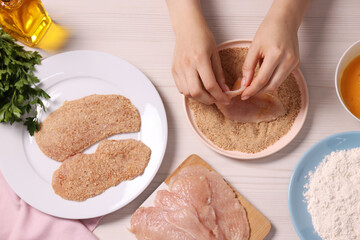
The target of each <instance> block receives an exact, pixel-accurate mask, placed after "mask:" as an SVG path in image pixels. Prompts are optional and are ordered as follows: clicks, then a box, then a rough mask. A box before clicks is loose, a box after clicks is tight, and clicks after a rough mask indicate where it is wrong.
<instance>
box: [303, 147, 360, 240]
mask: <svg viewBox="0 0 360 240" xmlns="http://www.w3.org/2000/svg"><path fill="white" fill-rule="evenodd" d="M308 177H309V183H308V184H306V185H305V186H304V187H305V189H306V190H305V192H304V197H305V199H306V201H307V203H308V212H309V213H310V215H311V217H312V223H313V225H314V228H315V231H316V232H317V233H318V234H319V236H320V237H321V238H322V239H323V240H330V239H331V240H335V239H336V240H342V239H344V240H352V239H354V240H359V239H360V148H354V149H350V150H343V151H338V152H332V153H331V154H330V155H327V156H326V157H325V158H324V159H323V161H322V162H321V163H320V164H319V166H318V167H317V168H316V170H315V172H309V176H308Z"/></svg>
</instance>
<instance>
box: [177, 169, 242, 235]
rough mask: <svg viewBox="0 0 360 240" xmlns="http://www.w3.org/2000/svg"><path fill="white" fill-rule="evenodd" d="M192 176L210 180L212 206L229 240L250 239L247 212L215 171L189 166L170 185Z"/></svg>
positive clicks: (221, 228)
mask: <svg viewBox="0 0 360 240" xmlns="http://www.w3.org/2000/svg"><path fill="white" fill-rule="evenodd" d="M192 176H204V177H205V178H207V180H208V181H209V186H210V189H211V192H212V194H211V195H212V198H211V203H210V206H212V207H213V209H214V210H215V214H216V217H217V224H218V225H219V227H220V230H221V231H222V232H223V233H224V235H225V239H228V240H243V239H244V240H245V239H249V223H248V220H247V218H246V212H245V209H244V208H243V206H241V205H240V203H239V200H238V199H237V198H236V196H235V193H234V191H233V190H232V189H231V188H230V187H229V186H228V184H227V183H226V182H225V181H224V179H223V178H222V177H221V176H220V175H218V174H217V173H215V172H210V171H209V170H208V169H207V168H205V167H202V166H189V167H186V168H183V169H182V170H181V171H180V172H179V173H178V174H177V175H176V176H175V177H173V178H172V181H171V182H170V186H172V185H173V184H175V183H176V181H178V180H179V179H181V178H189V177H192Z"/></svg>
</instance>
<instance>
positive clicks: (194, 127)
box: [183, 39, 309, 160]
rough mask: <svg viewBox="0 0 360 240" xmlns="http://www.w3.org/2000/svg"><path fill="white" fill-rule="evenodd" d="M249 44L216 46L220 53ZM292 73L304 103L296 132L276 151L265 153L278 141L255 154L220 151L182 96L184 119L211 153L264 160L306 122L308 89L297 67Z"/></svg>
mask: <svg viewBox="0 0 360 240" xmlns="http://www.w3.org/2000/svg"><path fill="white" fill-rule="evenodd" d="M251 42H252V40H249V39H235V40H230V41H225V42H223V43H220V44H219V45H218V46H217V49H218V50H219V51H220V50H223V49H226V48H229V47H231V46H232V47H236V46H233V45H241V46H243V47H249V46H250V44H251ZM292 73H293V74H294V76H295V79H296V82H297V84H298V85H302V86H299V88H300V89H301V88H302V89H303V91H304V92H301V93H302V94H301V100H304V101H302V103H301V108H300V112H299V114H298V116H297V117H296V119H295V121H296V120H298V119H299V121H300V122H299V124H298V125H297V126H298V129H297V131H296V132H295V133H294V134H293V135H292V137H291V138H290V139H288V140H287V141H286V142H285V143H284V144H283V145H282V146H280V147H279V148H277V149H275V150H273V151H269V152H267V151H266V150H267V149H268V148H269V147H272V146H274V144H276V143H277V142H278V141H279V140H278V141H276V142H275V143H274V144H272V145H270V146H268V147H267V148H265V149H263V150H262V151H260V152H257V153H244V152H240V151H231V150H225V149H221V148H220V147H217V146H216V145H215V144H213V143H211V141H210V140H209V139H208V138H206V136H205V135H204V134H203V133H202V132H201V131H200V129H199V128H198V127H197V125H196V123H195V120H194V119H193V115H192V112H191V110H190V107H189V104H188V101H189V99H188V98H187V97H185V96H183V106H184V110H185V115H186V118H187V120H188V123H189V124H190V126H191V129H192V130H193V131H194V132H195V135H197V136H198V137H199V138H200V140H201V141H202V142H203V143H204V144H205V145H206V146H207V147H209V148H210V149H212V150H213V151H215V152H217V153H219V154H221V155H223V156H226V157H230V158H234V159H239V160H254V159H259V158H264V157H267V156H270V155H272V154H275V153H276V152H279V151H280V150H282V149H283V148H284V147H286V146H287V145H288V144H289V143H290V142H291V141H292V140H294V138H295V137H296V136H297V135H298V133H299V132H300V131H301V129H302V127H303V126H304V123H305V121H306V118H307V114H308V110H309V89H308V87H307V83H306V80H305V77H304V75H303V73H302V72H301V70H300V68H299V67H297V68H295V69H294V70H293V71H292ZM300 115H301V116H302V118H301V119H300V118H299V117H300ZM295 121H294V122H295ZM293 127H294V124H293V125H292V126H291V128H290V129H289V131H288V132H287V133H286V134H285V135H283V136H282V137H281V138H283V137H285V136H287V135H288V134H289V133H290V132H291V131H292V130H293ZM281 138H280V139H281ZM264 151H265V153H264Z"/></svg>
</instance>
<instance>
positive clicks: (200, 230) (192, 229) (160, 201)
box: [154, 190, 216, 240]
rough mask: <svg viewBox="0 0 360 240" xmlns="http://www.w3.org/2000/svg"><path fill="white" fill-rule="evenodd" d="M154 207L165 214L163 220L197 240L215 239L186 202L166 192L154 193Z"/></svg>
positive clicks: (193, 208)
mask: <svg viewBox="0 0 360 240" xmlns="http://www.w3.org/2000/svg"><path fill="white" fill-rule="evenodd" d="M154 204H155V207H157V208H159V209H162V210H163V211H164V212H165V219H166V221H167V222H169V223H172V224H173V225H174V226H176V227H177V228H178V229H181V230H183V231H184V232H186V233H188V234H189V235H191V236H192V237H194V238H195V239H198V240H211V239H216V238H215V237H214V236H212V234H211V232H210V230H209V229H207V228H206V227H205V226H204V225H203V224H202V223H201V222H200V220H199V216H198V213H197V211H196V209H195V207H194V206H193V205H192V204H191V203H190V202H189V201H187V200H185V199H183V198H180V197H179V196H177V195H176V194H175V193H173V192H169V191H166V190H162V191H158V192H157V193H156V197H155V201H154Z"/></svg>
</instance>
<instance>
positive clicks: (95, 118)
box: [35, 95, 141, 161]
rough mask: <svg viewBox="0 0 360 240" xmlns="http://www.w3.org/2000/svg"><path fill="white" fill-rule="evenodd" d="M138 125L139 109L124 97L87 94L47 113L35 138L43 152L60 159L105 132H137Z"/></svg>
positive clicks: (88, 143) (79, 150)
mask: <svg viewBox="0 0 360 240" xmlns="http://www.w3.org/2000/svg"><path fill="white" fill-rule="evenodd" d="M140 125H141V119H140V115H139V112H138V110H137V109H136V107H135V106H134V105H132V104H131V102H130V100H129V99H127V98H126V97H123V96H121V95H90V96H86V97H83V98H80V99H77V100H73V101H68V102H65V103H64V104H63V105H62V106H61V107H60V108H58V109H57V110H55V111H54V112H52V113H50V114H49V116H48V117H47V118H46V119H45V120H44V121H43V122H42V123H41V124H40V130H39V131H38V132H36V133H35V140H36V142H37V144H38V146H39V148H40V149H41V151H42V152H43V153H44V154H45V155H46V156H48V157H50V158H52V159H55V160H57V161H64V160H65V159H67V158H68V157H70V156H73V155H75V154H77V153H80V152H82V151H83V150H84V149H86V148H87V147H89V146H91V145H92V144H94V143H95V142H97V141H99V140H102V139H104V138H106V137H108V136H111V135H114V134H117V133H127V132H137V131H139V130H140Z"/></svg>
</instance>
